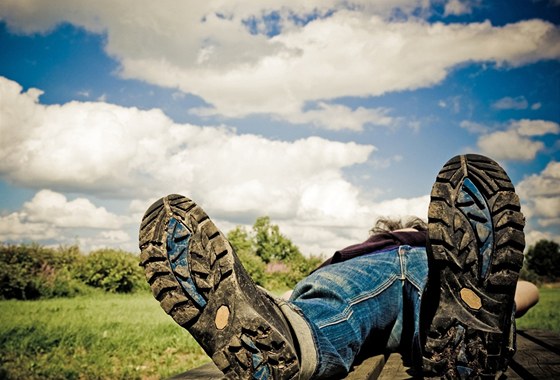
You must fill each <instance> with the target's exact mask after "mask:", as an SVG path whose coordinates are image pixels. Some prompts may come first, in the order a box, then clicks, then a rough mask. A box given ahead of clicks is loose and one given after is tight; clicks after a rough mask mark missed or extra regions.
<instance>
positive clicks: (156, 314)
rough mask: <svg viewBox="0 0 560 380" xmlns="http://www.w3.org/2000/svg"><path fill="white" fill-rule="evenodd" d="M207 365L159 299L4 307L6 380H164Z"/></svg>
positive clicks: (2, 368)
mask: <svg viewBox="0 0 560 380" xmlns="http://www.w3.org/2000/svg"><path fill="white" fill-rule="evenodd" d="M207 361H209V359H208V357H207V356H206V355H205V354H204V352H203V351H202V350H201V349H200V347H199V346H198V344H197V343H196V342H195V340H194V339H193V338H192V337H191V336H190V335H189V334H188V332H186V331H185V330H184V329H182V328H181V327H179V326H178V325H176V324H175V322H173V320H172V319H171V318H170V317H169V316H168V315H166V314H165V313H164V312H163V310H162V309H161V308H160V307H159V304H158V302H157V301H156V300H154V299H153V297H152V296H151V294H137V295H127V296H123V295H121V296H119V295H108V294H99V295H95V296H88V297H78V298H72V299H63V298H62V299H51V300H41V301H0V378H7V379H12V378H13V379H45V378H49V379H158V378H165V377H168V376H170V375H173V374H177V373H181V372H183V371H186V370H188V369H190V368H192V367H195V366H198V365H200V364H202V363H204V362H207Z"/></svg>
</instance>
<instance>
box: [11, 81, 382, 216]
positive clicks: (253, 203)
mask: <svg viewBox="0 0 560 380" xmlns="http://www.w3.org/2000/svg"><path fill="white" fill-rule="evenodd" d="M39 93H40V91H38V90H34V89H31V90H28V91H27V92H24V93H21V87H20V86H19V85H18V84H17V83H15V82H13V81H10V80H8V79H5V78H3V79H0V112H1V113H2V115H3V117H2V121H1V122H0V133H1V134H2V136H5V137H6V138H4V139H2V140H1V142H0V145H1V146H0V148H1V149H0V173H2V175H3V176H4V177H5V178H7V179H9V180H10V181H12V182H14V183H16V184H18V185H24V186H28V187H32V188H51V189H53V190H57V191H81V192H90V193H92V192H94V193H98V194H100V195H101V196H107V197H117V198H119V197H121V198H123V197H124V198H129V199H134V198H141V199H142V198H149V197H154V194H161V193H165V192H168V191H182V192H187V193H190V194H193V195H201V196H203V197H204V198H206V199H208V200H211V201H212V203H213V204H216V205H219V207H221V206H222V205H227V207H225V209H231V210H235V211H237V210H247V209H252V210H254V211H255V212H257V211H258V210H261V209H262V208H263V207H265V208H267V209H270V208H275V210H271V211H274V212H278V213H285V211H283V210H284V209H285V208H286V209H289V208H288V207H287V206H289V205H293V204H294V203H297V199H298V197H299V195H300V192H301V189H303V188H305V187H306V186H307V184H308V183H314V181H315V180H316V177H317V176H324V175H325V174H328V175H331V176H332V177H333V178H334V179H340V178H342V177H341V175H342V174H341V170H342V169H343V168H345V167H348V166H351V165H354V164H358V163H363V162H365V161H366V160H367V159H368V157H369V155H370V153H372V152H373V150H374V147H373V146H371V145H359V144H355V143H339V142H333V141H328V140H325V139H322V138H318V137H310V138H305V139H301V140H297V141H295V142H286V141H274V140H269V139H266V138H264V137H261V136H256V135H238V134H236V132H235V131H234V130H232V129H229V128H225V127H199V126H194V125H189V124H176V123H174V122H172V121H171V120H170V119H169V118H168V117H166V116H165V115H164V114H163V113H162V112H161V111H160V110H157V109H152V110H148V111H141V110H138V109H136V108H125V107H119V106H116V105H112V104H107V103H94V102H70V103H66V104H63V105H51V106H45V105H42V104H40V103H39V101H38V95H39ZM265 189H266V191H265ZM242 194H245V195H244V196H242ZM234 198H237V199H238V200H237V201H236V202H233V201H232V200H233V199H234ZM230 202H231V203H230ZM217 207H218V206H217Z"/></svg>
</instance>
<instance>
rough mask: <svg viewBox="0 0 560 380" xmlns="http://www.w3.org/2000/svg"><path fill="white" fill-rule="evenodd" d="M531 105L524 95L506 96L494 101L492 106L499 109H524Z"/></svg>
mask: <svg viewBox="0 0 560 380" xmlns="http://www.w3.org/2000/svg"><path fill="white" fill-rule="evenodd" d="M527 107H529V102H527V99H525V97H524V96H518V97H515V98H512V97H509V96H506V97H505V98H501V99H499V100H496V101H495V102H494V103H492V108H495V109H498V110H524V109H527Z"/></svg>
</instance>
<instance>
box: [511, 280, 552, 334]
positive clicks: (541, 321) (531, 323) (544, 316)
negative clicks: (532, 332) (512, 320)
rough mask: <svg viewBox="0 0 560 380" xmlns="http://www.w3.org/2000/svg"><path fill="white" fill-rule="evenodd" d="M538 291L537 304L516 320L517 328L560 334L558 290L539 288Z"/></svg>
mask: <svg viewBox="0 0 560 380" xmlns="http://www.w3.org/2000/svg"><path fill="white" fill-rule="evenodd" d="M539 290H540V299H539V303H538V304H537V305H536V306H535V307H533V308H532V309H531V310H529V311H528V312H527V314H525V315H524V316H523V317H521V318H519V319H518V320H517V328H518V329H519V330H526V329H538V330H550V331H555V332H557V333H560V288H559V287H555V288H547V287H541V288H540V289H539Z"/></svg>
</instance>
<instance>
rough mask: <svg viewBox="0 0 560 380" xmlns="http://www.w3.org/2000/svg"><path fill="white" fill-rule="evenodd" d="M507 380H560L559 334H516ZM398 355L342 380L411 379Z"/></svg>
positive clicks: (202, 371) (202, 374) (193, 374)
mask: <svg viewBox="0 0 560 380" xmlns="http://www.w3.org/2000/svg"><path fill="white" fill-rule="evenodd" d="M222 376H223V375H222V373H221V372H220V371H219V370H218V368H216V366H215V365H214V364H213V363H208V364H205V365H203V366H201V367H198V368H195V369H193V370H190V371H187V372H185V373H182V374H180V375H177V376H174V377H172V378H171V379H173V380H194V379H197V380H201V379H207V380H218V379H222ZM506 377H507V378H508V379H546V380H554V379H560V334H558V333H551V332H548V331H542V330H525V331H518V333H517V353H516V354H515V356H514V358H513V360H512V362H511V363H510V366H509V368H508V370H507V372H506ZM412 378H413V377H412V376H411V374H410V370H409V368H407V367H405V366H404V365H403V362H402V358H401V356H400V355H399V354H391V355H377V356H372V357H369V358H367V359H365V360H363V361H362V362H361V363H359V364H358V365H356V366H355V367H354V368H353V369H352V371H351V372H350V373H349V374H348V375H347V376H346V377H345V378H344V380H374V379H378V380H395V379H399V380H400V379H412Z"/></svg>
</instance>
